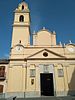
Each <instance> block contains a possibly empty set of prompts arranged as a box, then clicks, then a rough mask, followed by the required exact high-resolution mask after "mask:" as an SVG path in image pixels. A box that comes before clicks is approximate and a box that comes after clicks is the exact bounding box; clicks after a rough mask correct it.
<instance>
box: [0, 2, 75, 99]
mask: <svg viewBox="0 0 75 100" xmlns="http://www.w3.org/2000/svg"><path fill="white" fill-rule="evenodd" d="M0 93H4V94H5V96H6V97H9V96H17V97H40V96H66V95H75V44H73V43H72V42H71V41H70V43H68V44H66V45H64V46H63V45H62V44H61V43H60V44H59V45H57V43H56V32H55V31H53V32H50V31H49V30H47V29H45V27H44V28H43V29H41V30H40V31H38V32H37V33H36V32H34V33H33V45H30V11H29V8H28V5H27V4H26V3H25V2H24V1H23V2H21V3H20V4H19V5H18V7H17V8H16V10H15V11H14V21H13V31H12V42H11V50H10V57H9V59H5V60H0Z"/></svg>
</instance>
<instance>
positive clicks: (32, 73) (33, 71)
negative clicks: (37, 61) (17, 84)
mask: <svg viewBox="0 0 75 100" xmlns="http://www.w3.org/2000/svg"><path fill="white" fill-rule="evenodd" d="M35 71H36V70H35V69H30V77H35V74H36V72H35Z"/></svg>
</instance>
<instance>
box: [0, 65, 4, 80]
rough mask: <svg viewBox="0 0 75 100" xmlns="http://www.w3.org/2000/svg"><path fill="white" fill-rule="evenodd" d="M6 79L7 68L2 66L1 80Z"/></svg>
mask: <svg viewBox="0 0 75 100" xmlns="http://www.w3.org/2000/svg"><path fill="white" fill-rule="evenodd" d="M3 79H5V66H0V80H3Z"/></svg>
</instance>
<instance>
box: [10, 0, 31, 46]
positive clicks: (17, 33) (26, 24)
mask: <svg viewBox="0 0 75 100" xmlns="http://www.w3.org/2000/svg"><path fill="white" fill-rule="evenodd" d="M19 43H21V44H22V45H23V46H27V45H29V44H30V12H29V8H28V5H27V4H26V3H25V2H24V0H23V1H22V2H21V3H20V4H19V5H18V8H16V10H15V11H14V22H13V32H12V44H11V47H13V46H15V45H17V44H19Z"/></svg>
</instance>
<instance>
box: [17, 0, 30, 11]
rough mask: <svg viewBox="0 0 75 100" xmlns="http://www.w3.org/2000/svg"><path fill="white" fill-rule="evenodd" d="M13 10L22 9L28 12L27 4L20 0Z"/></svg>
mask: <svg viewBox="0 0 75 100" xmlns="http://www.w3.org/2000/svg"><path fill="white" fill-rule="evenodd" d="M15 11H22V12H23V11H28V12H29V8H28V4H27V3H26V2H25V1H24V0H22V2H21V3H19V5H18V7H17V8H16V10H15Z"/></svg>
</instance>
